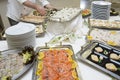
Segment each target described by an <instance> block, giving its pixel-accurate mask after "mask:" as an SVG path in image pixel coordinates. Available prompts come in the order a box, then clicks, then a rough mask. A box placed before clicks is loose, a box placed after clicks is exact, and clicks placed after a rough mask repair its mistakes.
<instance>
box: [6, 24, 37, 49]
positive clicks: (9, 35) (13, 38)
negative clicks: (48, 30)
mask: <svg viewBox="0 0 120 80" xmlns="http://www.w3.org/2000/svg"><path fill="white" fill-rule="evenodd" d="M5 34H6V40H7V43H8V47H9V48H23V47H25V46H33V47H34V46H35V43H36V33H35V25H33V24H29V23H23V22H20V23H18V24H17V25H15V26H12V27H9V28H8V29H6V31H5Z"/></svg>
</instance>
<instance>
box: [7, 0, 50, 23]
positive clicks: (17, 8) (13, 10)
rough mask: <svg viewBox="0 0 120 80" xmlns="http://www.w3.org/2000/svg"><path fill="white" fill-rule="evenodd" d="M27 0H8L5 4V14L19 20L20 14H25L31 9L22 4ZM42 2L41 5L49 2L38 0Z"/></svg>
mask: <svg viewBox="0 0 120 80" xmlns="http://www.w3.org/2000/svg"><path fill="white" fill-rule="evenodd" d="M25 1H27V0H8V5H7V9H8V10H7V14H6V16H7V17H9V18H11V19H13V20H15V21H19V19H20V17H21V15H27V14H29V13H30V12H31V11H32V9H31V8H28V7H26V6H24V5H23V3H24V2H25ZM30 1H31V2H33V3H35V2H36V0H30ZM39 1H40V2H41V3H42V6H45V5H47V4H49V2H48V1H47V0H39Z"/></svg>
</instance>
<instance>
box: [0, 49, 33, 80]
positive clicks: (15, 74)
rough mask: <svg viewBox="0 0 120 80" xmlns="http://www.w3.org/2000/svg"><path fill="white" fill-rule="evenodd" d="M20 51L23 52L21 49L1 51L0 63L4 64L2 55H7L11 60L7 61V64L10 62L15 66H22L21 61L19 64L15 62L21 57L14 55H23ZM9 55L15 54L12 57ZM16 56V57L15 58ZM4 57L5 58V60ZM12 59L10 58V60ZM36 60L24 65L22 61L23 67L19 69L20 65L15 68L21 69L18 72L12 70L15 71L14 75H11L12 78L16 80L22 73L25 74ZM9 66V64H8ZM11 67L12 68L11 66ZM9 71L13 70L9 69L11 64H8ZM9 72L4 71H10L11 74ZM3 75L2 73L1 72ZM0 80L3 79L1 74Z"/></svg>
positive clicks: (6, 57)
mask: <svg viewBox="0 0 120 80" xmlns="http://www.w3.org/2000/svg"><path fill="white" fill-rule="evenodd" d="M19 52H21V49H9V50H5V51H1V52H0V64H1V65H2V60H1V59H2V56H3V57H5V59H7V61H9V62H7V64H8V65H9V63H10V64H11V65H12V64H13V65H15V66H20V63H19V65H17V64H14V63H13V62H16V61H19V60H21V59H19V58H18V57H15V56H14V55H18V56H21V55H19ZM9 55H13V56H12V57H10V56H9ZM13 57H14V58H13ZM5 59H4V60H5ZM9 59H10V60H9ZM10 61H12V62H10ZM34 62H35V60H33V62H32V63H30V64H27V65H24V64H23V62H22V63H21V65H22V66H23V67H21V68H20V69H17V68H18V67H14V68H13V69H14V70H15V68H16V70H19V71H17V73H16V71H12V72H15V73H14V75H12V76H11V80H16V79H19V78H20V77H21V76H22V75H24V74H25V73H26V72H27V71H28V70H29V69H30V68H31V67H32V65H33V64H34ZM3 63H5V62H3ZM6 67H7V66H6ZM10 69H11V68H10ZM1 70H2V68H1ZM7 71H9V72H10V71H11V70H9V66H8V68H7ZM9 72H6V71H5V72H4V73H8V74H9ZM0 73H2V72H0ZM1 75H2V74H1ZM5 76H10V75H5ZM0 80H1V76H0Z"/></svg>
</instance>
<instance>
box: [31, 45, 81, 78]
mask: <svg viewBox="0 0 120 80" xmlns="http://www.w3.org/2000/svg"><path fill="white" fill-rule="evenodd" d="M50 49H53V50H56V49H59V50H61V49H70V50H72V52H73V49H72V46H71V45H58V46H52V47H48V46H45V47H37V49H36V52H37V53H39V52H43V51H46V50H47V51H48V50H50ZM72 59H73V60H74V61H75V62H76V59H75V55H74V52H73V55H72ZM38 62H39V60H38V59H36V63H35V65H34V67H33V74H32V75H33V76H32V80H37V79H38V76H37V75H36V71H37V66H38ZM75 72H76V73H77V77H78V78H79V79H80V80H82V78H81V75H80V71H79V68H78V66H77V67H76V68H75Z"/></svg>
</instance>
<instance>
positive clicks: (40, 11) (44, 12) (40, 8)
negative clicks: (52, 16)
mask: <svg viewBox="0 0 120 80" xmlns="http://www.w3.org/2000/svg"><path fill="white" fill-rule="evenodd" d="M36 10H37V11H38V12H39V13H40V15H41V16H44V15H46V14H47V12H46V10H45V8H43V7H41V6H37V7H36Z"/></svg>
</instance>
